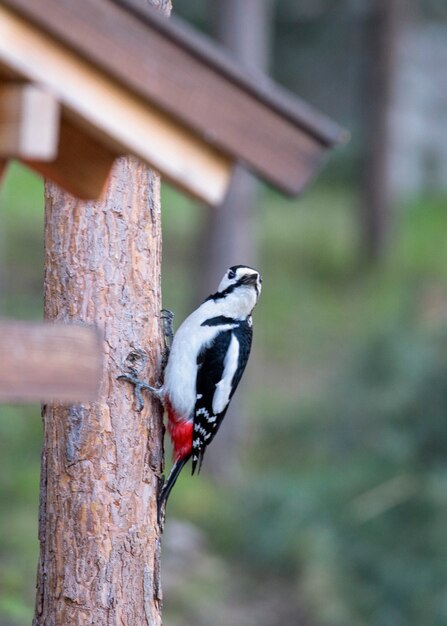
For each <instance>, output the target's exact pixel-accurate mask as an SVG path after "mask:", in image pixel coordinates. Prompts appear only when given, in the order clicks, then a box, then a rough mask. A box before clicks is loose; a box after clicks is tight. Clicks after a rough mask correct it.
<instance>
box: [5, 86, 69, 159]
mask: <svg viewBox="0 0 447 626" xmlns="http://www.w3.org/2000/svg"><path fill="white" fill-rule="evenodd" d="M59 115H60V110H59V105H58V103H57V101H56V100H55V98H54V97H53V96H52V95H51V94H49V93H48V92H47V91H45V90H43V89H41V88H40V87H36V86H35V85H20V84H13V83H0V158H2V157H3V158H5V157H9V158H20V159H42V160H45V161H48V160H51V159H54V157H55V156H56V152H57V145H58V134H59Z"/></svg>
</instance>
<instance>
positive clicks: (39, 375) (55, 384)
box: [0, 322, 102, 402]
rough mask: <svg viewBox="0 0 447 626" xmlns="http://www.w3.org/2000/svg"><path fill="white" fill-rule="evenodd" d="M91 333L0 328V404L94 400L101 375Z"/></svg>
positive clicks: (15, 325)
mask: <svg viewBox="0 0 447 626" xmlns="http://www.w3.org/2000/svg"><path fill="white" fill-rule="evenodd" d="M101 363H102V357H101V344H100V340H99V335H98V333H97V332H96V331H95V330H94V329H92V328H86V327H81V326H67V325H62V324H37V323H25V322H0V401H1V402H35V401H38V402H47V401H51V400H57V401H61V402H62V401H64V402H76V401H87V400H93V399H94V398H95V397H96V395H97V393H98V387H99V382H100V377H101V370H102V366H101Z"/></svg>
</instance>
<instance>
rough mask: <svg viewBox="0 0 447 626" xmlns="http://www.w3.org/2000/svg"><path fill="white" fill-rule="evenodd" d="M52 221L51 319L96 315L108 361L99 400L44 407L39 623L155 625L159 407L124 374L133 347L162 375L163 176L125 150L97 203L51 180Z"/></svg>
mask: <svg viewBox="0 0 447 626" xmlns="http://www.w3.org/2000/svg"><path fill="white" fill-rule="evenodd" d="M45 219H46V226H45V246H46V259H45V318H46V319H48V320H57V321H63V322H81V323H82V322H86V323H94V324H96V325H97V326H98V327H99V328H100V329H101V331H102V332H103V335H104V342H103V344H104V352H105V364H104V376H103V381H102V385H101V390H100V396H99V398H98V401H97V402H95V403H92V404H84V405H71V406H63V405H58V404H54V405H47V406H45V407H44V410H43V418H44V446H43V453H42V476H41V494H40V495H41V504H40V529H39V538H40V543H41V554H40V563H39V569H38V592H37V603H36V615H35V620H34V624H35V625H36V626H37V625H39V626H43V625H45V626H50V625H51V626H53V625H54V626H56V625H57V626H74V625H76V624H79V625H81V624H82V625H83V626H86V625H89V624H95V625H97V626H99V625H106V624H107V625H109V624H110V625H111V624H114V625H115V624H147V625H150V626H155V625H156V624H157V625H158V624H160V623H161V621H160V599H161V592H160V589H159V550H160V547H159V530H158V528H157V522H156V517H157V511H156V492H157V483H158V479H159V476H160V474H161V470H162V416H161V412H160V407H159V406H158V405H157V403H156V402H153V401H148V402H147V404H146V408H145V410H144V411H143V412H141V413H138V412H137V411H136V410H135V407H134V404H133V397H132V392H131V391H132V390H131V389H130V387H129V386H128V385H126V384H125V383H123V382H120V381H117V380H116V377H117V376H118V375H119V374H120V372H121V369H122V368H123V366H124V365H125V363H126V358H127V356H128V354H129V353H130V352H132V353H133V354H134V355H135V359H136V361H135V363H134V365H135V366H141V369H142V370H143V372H144V374H145V375H146V374H148V375H149V378H151V379H152V380H156V379H157V377H158V375H159V364H160V357H161V325H160V318H159V312H160V308H161V299H160V246H161V243H160V239H161V232H160V205H159V179H158V178H157V177H156V176H155V175H154V174H153V173H151V172H149V171H148V170H147V169H146V167H145V166H143V165H141V164H139V163H137V162H136V161H135V160H133V159H131V158H128V157H126V158H122V159H120V161H119V162H118V163H117V165H116V167H115V169H114V172H113V175H112V179H111V181H110V185H109V189H108V191H107V195H106V198H105V199H104V201H103V202H101V203H83V202H79V201H77V200H75V199H74V198H72V197H71V196H68V195H67V194H66V193H65V192H63V191H61V190H60V189H58V188H57V187H55V186H54V185H52V184H47V186H46V216H45Z"/></svg>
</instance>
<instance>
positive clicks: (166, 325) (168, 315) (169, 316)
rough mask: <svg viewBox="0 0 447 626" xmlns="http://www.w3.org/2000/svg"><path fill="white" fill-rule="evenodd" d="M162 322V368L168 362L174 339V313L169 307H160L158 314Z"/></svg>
mask: <svg viewBox="0 0 447 626" xmlns="http://www.w3.org/2000/svg"><path fill="white" fill-rule="evenodd" d="M160 317H161V319H162V323H163V335H164V340H165V349H164V352H163V369H164V368H165V366H166V363H167V362H168V358H169V353H170V351H171V346H172V340H173V339H174V327H173V320H174V313H173V312H172V311H170V310H169V309H162V310H161V315H160Z"/></svg>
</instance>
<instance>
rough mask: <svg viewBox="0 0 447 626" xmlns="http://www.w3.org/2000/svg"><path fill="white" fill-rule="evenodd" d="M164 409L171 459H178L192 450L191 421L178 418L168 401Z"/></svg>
mask: <svg viewBox="0 0 447 626" xmlns="http://www.w3.org/2000/svg"><path fill="white" fill-rule="evenodd" d="M166 411H167V414H168V431H169V435H170V437H171V441H172V445H173V459H174V461H179V460H180V459H183V458H185V457H186V456H189V455H190V454H191V452H192V431H193V421H192V420H190V421H186V420H184V419H180V418H179V417H178V416H177V414H176V413H175V411H174V409H173V408H172V406H171V404H170V402H166Z"/></svg>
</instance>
